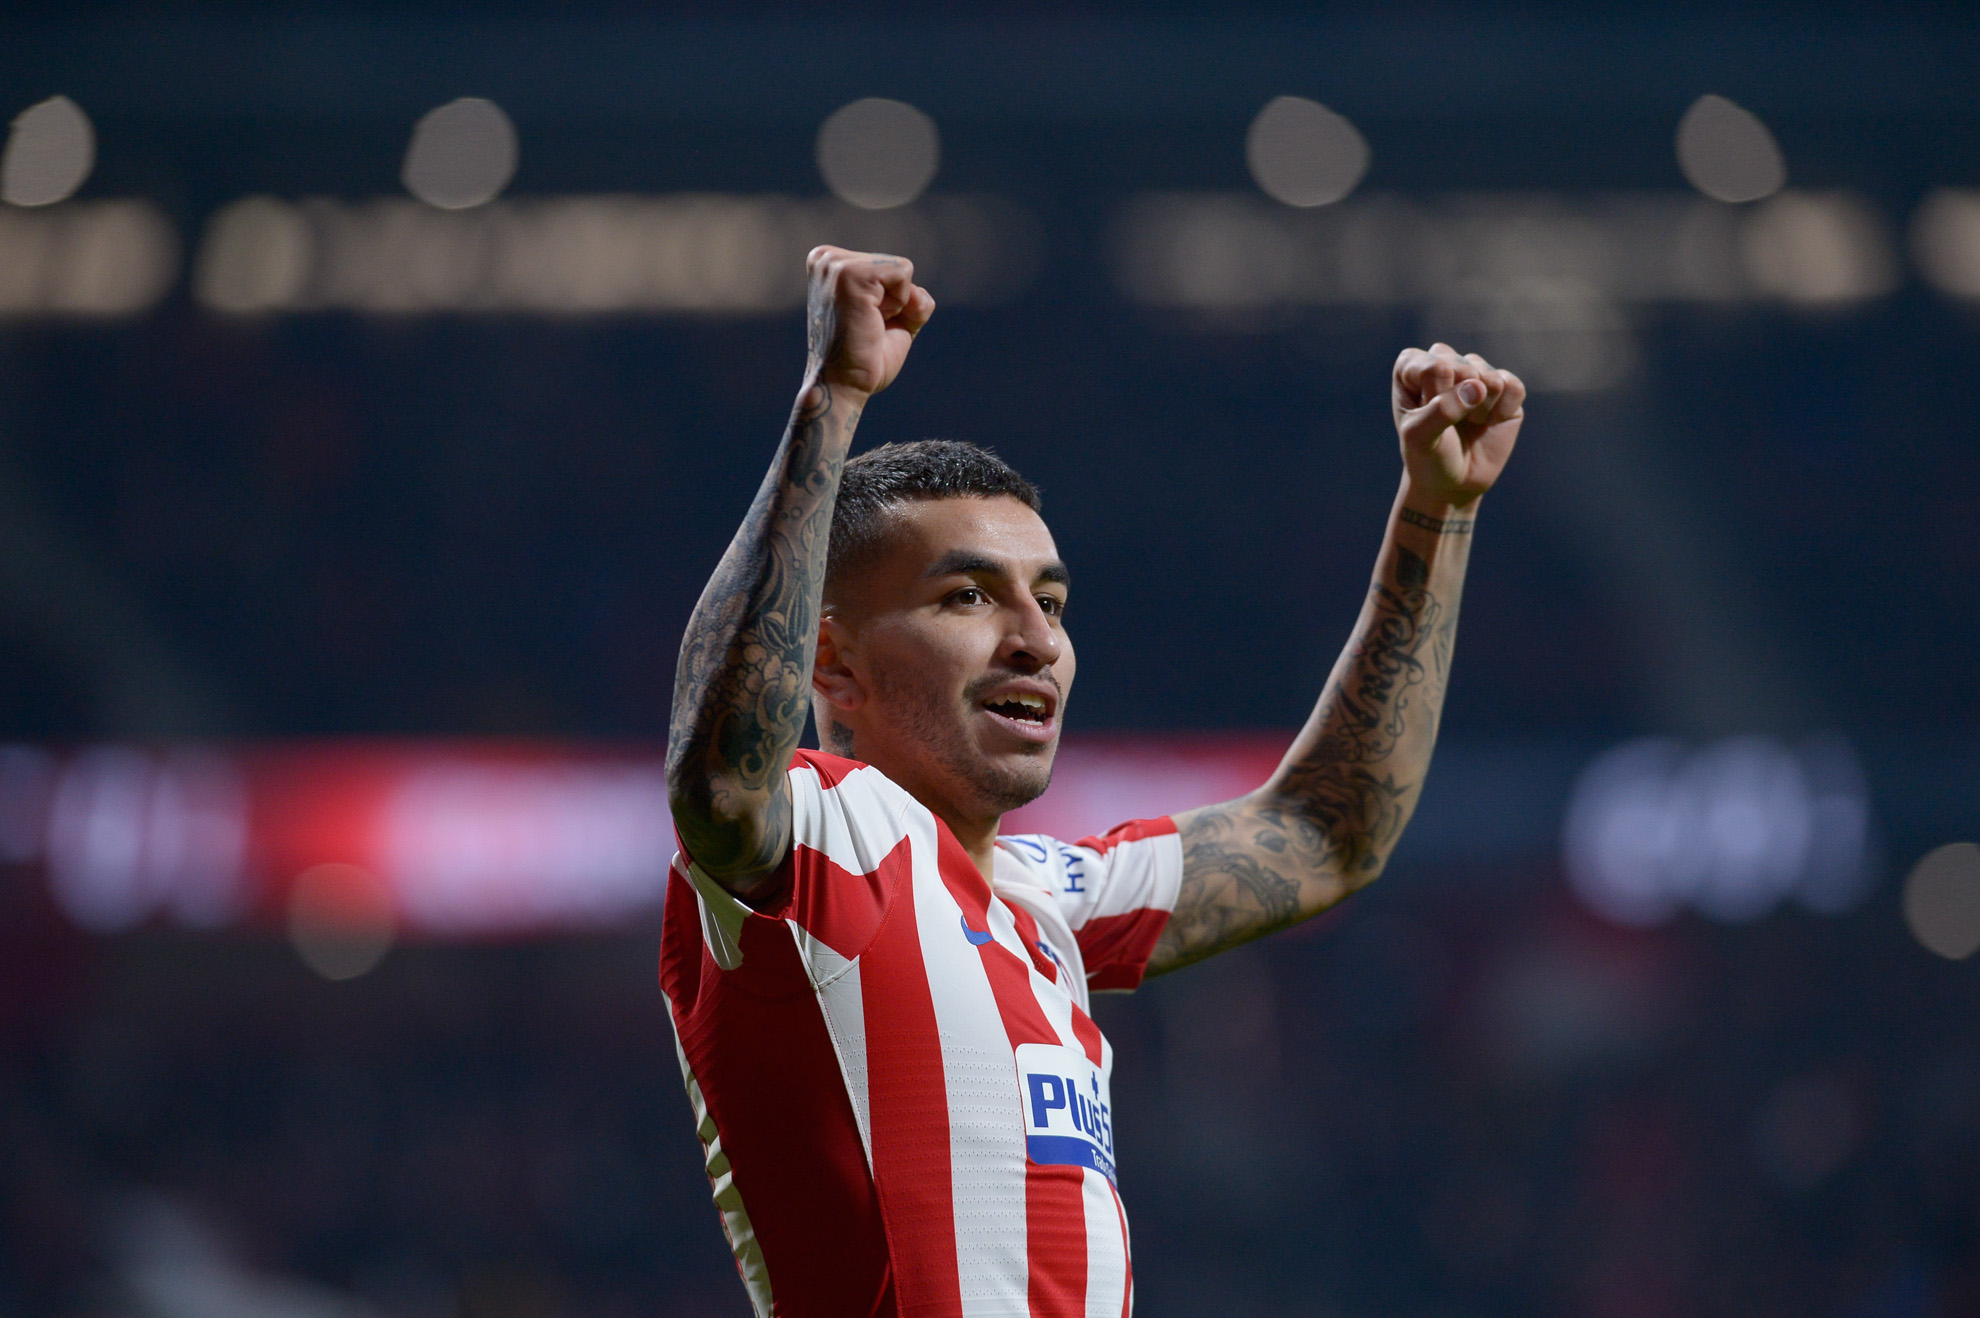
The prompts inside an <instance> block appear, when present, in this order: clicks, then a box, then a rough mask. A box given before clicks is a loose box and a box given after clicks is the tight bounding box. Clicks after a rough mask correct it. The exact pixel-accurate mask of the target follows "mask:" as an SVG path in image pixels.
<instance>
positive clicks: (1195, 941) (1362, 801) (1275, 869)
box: [1149, 509, 1461, 973]
mask: <svg viewBox="0 0 1980 1318" xmlns="http://www.w3.org/2000/svg"><path fill="white" fill-rule="evenodd" d="M1403 511H1405V512H1408V511H1410V510H1408V509H1405V510H1403ZM1429 520H1435V519H1429ZM1424 529H1426V530H1427V529H1431V528H1424ZM1445 577H1446V578H1447V579H1448V582H1449V584H1448V585H1447V586H1445V587H1443V588H1442V589H1443V593H1442V594H1441V595H1440V594H1439V593H1436V592H1433V590H1432V589H1431V578H1432V570H1431V566H1430V564H1429V562H1427V561H1426V560H1425V559H1424V558H1423V557H1422V556H1421V555H1419V554H1416V553H1414V552H1412V551H1411V550H1410V549H1408V548H1407V547H1405V546H1402V545H1397V546H1395V550H1394V557H1393V559H1392V560H1391V561H1390V563H1389V566H1388V570H1387V571H1385V572H1384V573H1382V574H1381V575H1380V576H1379V577H1378V579H1377V580H1376V582H1375V583H1374V585H1373V586H1372V587H1371V588H1370V591H1369V596H1368V600H1367V603H1366V604H1365V605H1364V607H1363V610H1362V615H1361V619H1360V621H1359V623H1358V625H1357V627H1356V631H1355V636H1354V638H1353V640H1352V641H1350V642H1349V645H1348V650H1347V652H1346V653H1345V654H1344V655H1343V656H1342V660H1341V662H1340V664H1339V665H1337V666H1336V668H1335V672H1334V676H1333V677H1332V678H1331V679H1330V680H1329V681H1328V683H1327V686H1326V689H1325V690H1324V691H1323V692H1322V693H1321V696H1320V700H1319V703H1318V705H1317V706H1316V707H1315V709H1314V713H1313V717H1312V718H1311V719H1310V720H1309V721H1308V723H1307V727H1306V730H1305V731H1303V732H1302V733H1301V734H1300V737H1299V740H1298V741H1296V742H1295V743H1294V751H1293V753H1292V754H1290V755H1289V756H1288V759H1287V761H1286V763H1284V764H1282V765H1281V766H1280V770H1279V772H1278V774H1277V775H1275V777H1274V779H1273V781H1272V782H1271V783H1270V784H1268V785H1267V786H1266V787H1265V788H1263V789H1261V790H1260V791H1258V792H1254V793H1252V794H1251V795H1250V796H1247V797H1241V798H1239V799H1238V800H1236V801H1230V802H1226V803H1224V804H1222V805H1214V806H1207V807H1205V808H1203V809H1200V810H1193V811H1190V812H1188V813H1187V814H1184V815H1181V816H1179V817H1178V818H1177V821H1176V823H1177V826H1178V830H1179V831H1180V833H1181V835H1182V845H1183V880H1182V890H1181V893H1180V894H1179V896H1178V899H1177V902H1176V909H1175V912H1174V914H1173V915H1172V916H1171V917H1170V920H1169V924H1168V926H1167V928H1166V929H1165V930H1164V931H1163V934H1162V938H1161V941H1160V943H1159V944H1158V945H1157V947H1156V950H1155V954H1154V956H1153V958H1151V961H1150V965H1149V969H1150V972H1151V973H1161V972H1163V971H1166V970H1173V969H1175V968H1177V967H1179V966H1184V965H1188V964H1189V963H1191V962H1193V961H1198V960H1201V959H1202V958H1204V957H1206V956H1210V955H1212V954H1213V953H1216V952H1220V951H1223V950H1224V949H1226V948H1229V947H1233V946H1236V945H1237V944H1238V943H1242V942H1246V941H1248V940H1250V939H1253V938H1257V937H1259V936H1261V935H1263V934H1267V933H1271V932H1272V931H1274V930H1277V929H1282V928H1284V927H1286V926H1287V925H1290V924H1293V923H1295V922H1297V921H1299V920H1301V919H1304V918H1305V917H1307V916H1309V915H1312V914H1314V913H1315V912H1316V911H1318V910H1321V909H1324V908H1325V907H1327V906H1330V905H1332V904H1333V903H1334V902H1336V901H1339V900H1340V899H1341V898H1342V897H1345V896H1346V895H1347V894H1348V893H1350V892H1353V891H1354V890H1355V889H1357V888H1359V887H1361V886H1362V885H1364V884H1366V883H1368V882H1370V881H1372V880H1373V879H1374V878H1375V877H1376V875H1378V874H1379V873H1380V872H1381V869H1382V866H1383V864H1384V863H1386V861H1387V859H1388V856H1389V852H1390V850H1391V849H1393V848H1394V846H1395V844H1396V841H1397V839H1398V838H1400V837H1401V835H1402V830H1403V825H1404V824H1405V823H1407V822H1408V820H1409V816H1410V812H1411V811H1412V810H1414V809H1415V806H1416V800H1417V797H1418V796H1419V795H1420V793H1421V791H1422V787H1423V778H1424V775H1425V773H1426V772H1427V770H1428V768H1429V759H1430V748H1431V746H1432V745H1433V744H1434V742H1435V739H1436V731H1437V721H1438V718H1439V716H1440V714H1441V712H1442V708H1443V699H1444V690H1445V687H1446V685H1447V684H1448V682H1449V678H1450V665H1451V654H1452V649H1453V645H1454V642H1455V639H1456V633H1457V595H1458V583H1459V582H1460V581H1461V576H1460V575H1459V574H1457V573H1447V574H1445Z"/></svg>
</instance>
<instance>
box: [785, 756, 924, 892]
mask: <svg viewBox="0 0 1980 1318" xmlns="http://www.w3.org/2000/svg"><path fill="white" fill-rule="evenodd" d="M800 779H807V780H808V781H803V782H801V781H799V780H800ZM790 787H791V840H792V841H793V842H797V843H802V844H803V845H804V846H807V847H809V848H811V850H813V851H820V852H823V853H824V854H825V855H826V857H828V858H829V859H830V860H831V862H832V863H833V864H834V865H837V866H838V867H839V868H840V869H843V870H847V871H850V872H851V873H854V874H871V873H872V872H873V871H874V870H876V869H878V868H879V867H880V862H881V861H883V860H885V859H886V858H887V853H888V852H890V851H892V850H893V849H894V848H895V847H897V846H899V845H900V841H901V839H902V838H903V837H905V836H906V829H905V828H904V827H903V823H904V821H905V820H906V819H908V818H909V817H910V816H911V814H912V811H911V810H909V809H906V808H904V807H906V806H912V807H913V809H915V810H926V809H927V807H926V806H923V805H921V804H920V803H919V802H917V801H915V799H914V798H913V797H911V796H909V795H908V794H907V793H906V792H905V791H903V790H902V789H901V788H900V787H899V786H897V785H896V784H895V783H894V781H893V779H891V778H889V777H887V776H886V775H885V774H883V773H881V772H880V771H879V770H878V769H873V768H860V769H855V770H853V771H852V772H851V773H849V774H847V775H846V777H845V779H844V781H842V782H840V783H839V784H838V785H837V786H834V787H830V788H827V787H825V786H824V785H823V783H822V781H821V780H820V778H819V776H818V770H816V769H811V768H795V769H792V770H791V778H790ZM847 788H851V789H852V790H850V791H848V790H846V789H847ZM931 845H932V844H931Z"/></svg>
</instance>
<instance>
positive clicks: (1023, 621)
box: [1000, 598, 1061, 672]
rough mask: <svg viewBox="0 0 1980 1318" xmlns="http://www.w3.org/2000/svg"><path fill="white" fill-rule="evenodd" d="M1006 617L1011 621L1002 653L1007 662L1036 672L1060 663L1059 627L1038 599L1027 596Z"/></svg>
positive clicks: (1015, 666)
mask: <svg viewBox="0 0 1980 1318" xmlns="http://www.w3.org/2000/svg"><path fill="white" fill-rule="evenodd" d="M1007 616H1008V617H1009V618H1010V620H1011V621H1010V628H1009V630H1008V631H1007V632H1006V633H1005V635H1004V644H1003V653H1002V655H1001V656H1000V657H1001V658H1002V659H1003V661H1004V663H1005V664H1006V665H1008V666H1009V667H1012V668H1016V669H1018V670H1020V671H1022V672H1037V671H1038V670H1040V669H1044V668H1050V667H1051V666H1052V665H1053V664H1056V663H1058V662H1059V652H1060V649H1061V647H1060V644H1059V632H1058V629H1057V628H1056V627H1054V626H1053V625H1052V620H1051V618H1049V617H1047V616H1046V613H1045V610H1044V609H1042V608H1040V607H1039V606H1038V601H1037V600H1035V599H1029V598H1027V599H1026V600H1025V602H1024V604H1023V605H1022V606H1021V607H1019V608H1016V609H1013V610H1011V612H1010V613H1009V614H1008V615H1007Z"/></svg>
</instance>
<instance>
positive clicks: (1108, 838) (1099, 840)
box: [1079, 815, 1176, 856]
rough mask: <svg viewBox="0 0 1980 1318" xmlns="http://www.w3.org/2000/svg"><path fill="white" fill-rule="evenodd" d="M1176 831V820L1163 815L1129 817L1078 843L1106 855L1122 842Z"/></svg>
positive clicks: (1161, 835) (1135, 840)
mask: <svg viewBox="0 0 1980 1318" xmlns="http://www.w3.org/2000/svg"><path fill="white" fill-rule="evenodd" d="M1175 831H1176V821H1175V820H1173V819H1171V818H1169V817H1168V816H1167V815H1163V816H1162V817H1161V818H1159V819H1130V820H1128V822H1127V823H1125V824H1116V825H1115V826H1114V827H1112V828H1110V829H1108V830H1107V831H1106V832H1105V833H1102V834H1101V835H1100V836H1099V837H1083V838H1081V839H1080V840H1079V845H1080V846H1082V847H1086V848H1088V849H1089V850H1093V851H1097V852H1099V853H1100V854H1101V855H1103V856H1104V855H1106V854H1107V853H1108V852H1110V851H1112V850H1113V849H1114V848H1115V847H1118V846H1119V845H1121V843H1123V842H1139V841H1141V839H1143V838H1146V837H1165V836H1167V835H1168V834H1170V833H1173V832H1175Z"/></svg>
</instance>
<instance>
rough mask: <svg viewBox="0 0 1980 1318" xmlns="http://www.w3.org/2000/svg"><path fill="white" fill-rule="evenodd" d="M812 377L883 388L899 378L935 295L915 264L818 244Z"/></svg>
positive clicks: (812, 259) (812, 264)
mask: <svg viewBox="0 0 1980 1318" xmlns="http://www.w3.org/2000/svg"><path fill="white" fill-rule="evenodd" d="M804 267H805V272H806V273H807V274H808V275H809V276H810V280H811V292H810V299H809V321H808V328H807V335H806V337H807V342H808V344H809V346H810V350H811V361H810V365H809V367H808V370H807V375H808V377H809V378H810V379H813V380H815V381H817V382H819V383H822V384H828V385H839V386H842V387H844V388H847V389H857V390H859V391H861V392H862V393H868V394H877V393H879V392H880V391H881V390H882V389H885V388H886V387H887V386H888V385H890V384H892V383H893V382H894V377H895V376H896V375H899V374H900V371H901V363H902V362H904V361H906V360H907V354H908V349H909V348H910V347H912V346H913V344H914V336H915V335H916V334H917V333H919V332H920V330H921V327H922V326H923V325H926V324H927V323H928V318H929V317H930V316H932V315H934V314H935V299H934V298H932V297H930V296H929V295H928V290H927V289H925V288H922V287H920V286H919V285H917V284H916V283H915V282H914V263H913V262H912V261H908V260H905V259H904V258H902V257H898V256H884V255H881V254H878V253H875V252H848V251H846V250H845V249H844V248H842V247H814V248H812V249H811V255H810V256H808V257H806V258H805V263H804Z"/></svg>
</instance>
